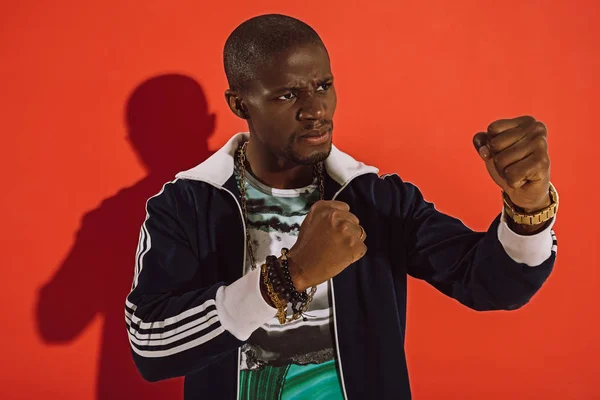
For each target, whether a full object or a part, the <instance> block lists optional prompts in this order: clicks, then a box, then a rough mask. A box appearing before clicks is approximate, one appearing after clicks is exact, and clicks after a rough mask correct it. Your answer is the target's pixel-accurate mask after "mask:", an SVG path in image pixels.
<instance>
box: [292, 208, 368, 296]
mask: <svg viewBox="0 0 600 400" xmlns="http://www.w3.org/2000/svg"><path fill="white" fill-rule="evenodd" d="M365 238H366V233H364V230H363V229H362V228H361V227H360V225H359V221H358V218H356V216H355V215H354V214H352V213H351V212H350V207H349V206H348V204H346V203H342V202H339V201H318V202H316V203H315V204H314V205H313V206H312V207H311V209H310V211H309V212H308V215H307V216H306V218H305V219H304V222H303V223H302V226H301V227H300V234H299V235H298V240H297V241H296V244H295V245H294V246H293V247H292V248H291V249H290V251H289V253H288V257H289V259H290V261H289V268H290V275H291V277H292V281H293V282H294V286H295V287H296V290H298V291H304V290H306V289H307V288H309V287H311V286H315V285H318V284H320V283H323V282H325V281H326V280H328V279H330V278H333V277H334V276H336V275H337V274H339V273H340V272H342V271H343V270H344V269H345V268H346V267H347V266H348V265H350V264H352V263H353V262H355V261H357V260H360V259H361V258H362V257H363V256H364V255H365V253H366V252H367V246H365V244H364V240H365Z"/></svg>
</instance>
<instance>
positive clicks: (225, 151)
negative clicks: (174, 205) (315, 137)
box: [176, 132, 379, 188]
mask: <svg viewBox="0 0 600 400" xmlns="http://www.w3.org/2000/svg"><path fill="white" fill-rule="evenodd" d="M248 137H249V134H248V133H247V132H242V133H238V134H236V135H234V136H233V137H232V138H231V139H229V141H228V142H227V143H226V144H225V146H223V147H222V148H221V149H219V150H218V151H217V152H216V153H214V154H213V155H212V156H210V157H209V158H208V159H206V161H204V162H203V163H201V164H199V165H197V166H195V167H194V168H192V169H189V170H187V171H182V172H180V173H178V174H177V175H176V177H177V178H179V179H188V180H194V181H203V182H207V183H210V184H211V185H213V186H217V187H219V188H221V187H223V185H224V184H225V182H226V181H227V180H228V179H229V178H230V177H231V176H232V175H233V168H234V162H235V151H236V150H237V148H238V147H239V145H240V144H241V143H242V141H244V140H248ZM325 170H326V171H327V174H328V175H329V176H330V177H331V178H332V179H333V180H334V181H336V182H337V183H339V184H340V185H341V186H343V185H345V184H346V183H347V182H348V181H350V180H351V179H352V178H355V177H357V176H359V175H364V174H369V173H373V174H377V173H378V172H379V170H378V169H377V168H375V167H372V166H368V165H365V164H363V163H362V162H360V161H356V160H355V159H354V158H352V157H351V156H350V155H348V154H346V153H344V152H342V151H340V150H339V149H338V148H337V147H335V146H332V148H331V153H330V154H329V157H327V160H325Z"/></svg>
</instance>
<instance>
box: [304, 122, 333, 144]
mask: <svg viewBox="0 0 600 400" xmlns="http://www.w3.org/2000/svg"><path fill="white" fill-rule="evenodd" d="M330 137H331V127H330V126H325V127H322V128H320V129H313V130H310V131H308V132H306V133H305V134H304V135H302V136H300V137H299V139H300V140H301V141H302V142H305V143H308V144H311V145H317V144H322V143H325V142H327V141H328V140H329V138H330Z"/></svg>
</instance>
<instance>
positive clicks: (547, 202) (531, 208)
mask: <svg viewBox="0 0 600 400" xmlns="http://www.w3.org/2000/svg"><path fill="white" fill-rule="evenodd" d="M513 204H514V205H515V206H516V208H517V209H518V210H519V211H522V212H524V213H527V214H534V213H536V212H538V211H540V210H543V209H544V208H547V207H549V206H550V204H552V198H551V197H550V194H548V195H547V196H545V197H544V198H543V199H542V200H541V201H540V202H538V203H536V204H534V205H530V206H528V207H521V206H519V205H518V204H515V203H514V202H513Z"/></svg>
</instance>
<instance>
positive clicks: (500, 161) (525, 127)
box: [473, 116, 551, 212]
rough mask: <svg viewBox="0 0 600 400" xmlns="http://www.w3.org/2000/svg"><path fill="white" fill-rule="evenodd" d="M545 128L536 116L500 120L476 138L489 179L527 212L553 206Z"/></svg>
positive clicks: (475, 141) (475, 143) (476, 146)
mask: <svg viewBox="0 0 600 400" xmlns="http://www.w3.org/2000/svg"><path fill="white" fill-rule="evenodd" d="M547 133H548V132H547V130H546V126H545V125H544V124H543V123H542V122H539V121H536V120H535V119H534V118H533V117H529V116H525V117H519V118H513V119H501V120H498V121H495V122H493V123H492V124H491V125H490V126H488V130H487V132H480V133H478V134H476V135H475V136H474V137H473V144H474V145H475V149H477V151H478V152H479V155H480V156H481V158H483V160H484V161H485V165H486V167H487V170H488V172H489V173H490V176H491V177H492V179H493V180H494V182H496V184H497V185H498V186H500V187H501V188H502V190H504V192H506V194H507V195H508V197H509V198H510V200H511V201H512V202H513V203H514V204H515V205H516V206H518V207H520V208H522V209H523V210H524V211H525V212H534V211H538V210H541V209H543V208H545V207H547V206H549V205H550V203H551V201H550V195H549V188H550V157H549V156H548V142H547V141H546V136H547Z"/></svg>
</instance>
